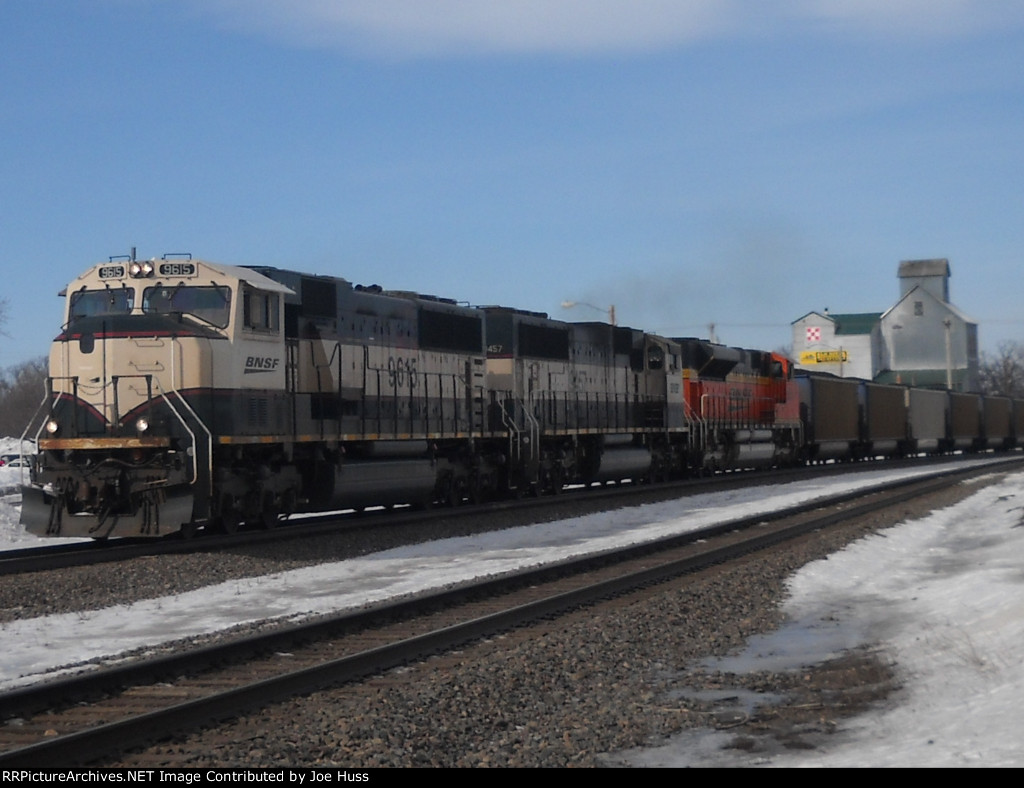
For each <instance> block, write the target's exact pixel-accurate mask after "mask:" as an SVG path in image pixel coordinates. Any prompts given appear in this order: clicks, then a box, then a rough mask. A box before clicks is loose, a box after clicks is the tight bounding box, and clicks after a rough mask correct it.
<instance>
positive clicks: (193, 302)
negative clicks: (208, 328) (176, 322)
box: [142, 285, 231, 328]
mask: <svg viewBox="0 0 1024 788" xmlns="http://www.w3.org/2000/svg"><path fill="white" fill-rule="evenodd" d="M142 311H143V312H146V313H148V314H180V315H187V316H190V317H194V318H197V319H199V320H202V321H203V322H204V323H209V324H210V325H212V326H216V327H217V328H226V327H227V325H228V321H229V320H230V319H231V288H229V287H221V286H219V285H211V286H209V287H192V286H188V285H176V286H173V287H172V286H166V287H165V286H159V287H147V288H146V290H145V292H143V294H142Z"/></svg>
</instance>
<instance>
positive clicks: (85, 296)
mask: <svg viewBox="0 0 1024 788" xmlns="http://www.w3.org/2000/svg"><path fill="white" fill-rule="evenodd" d="M133 306H135V291H134V290H132V289H131V288H128V287H123V288H120V289H117V290H114V289H109V290H79V291H78V292H77V293H72V294H71V310H70V311H69V312H68V318H69V320H78V319H79V318H82V317H97V316H100V317H102V316H104V315H127V314H128V313H129V312H131V311H132V307H133Z"/></svg>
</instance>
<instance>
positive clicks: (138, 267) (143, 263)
mask: <svg viewBox="0 0 1024 788" xmlns="http://www.w3.org/2000/svg"><path fill="white" fill-rule="evenodd" d="M128 273H129V274H130V275H131V276H132V277H133V278H134V279H142V278H144V277H147V276H152V275H153V264H152V263H151V262H150V261H149V260H133V261H132V263H131V264H130V265H129V266H128Z"/></svg>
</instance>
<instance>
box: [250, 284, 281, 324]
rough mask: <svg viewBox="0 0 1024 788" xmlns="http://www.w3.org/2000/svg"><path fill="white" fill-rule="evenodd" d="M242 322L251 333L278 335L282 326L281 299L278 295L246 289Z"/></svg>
mask: <svg viewBox="0 0 1024 788" xmlns="http://www.w3.org/2000/svg"><path fill="white" fill-rule="evenodd" d="M242 322H243V324H244V325H245V327H246V328H247V329H248V330H250V331H266V332H268V333H275V334H276V333H277V330H278V329H279V328H280V326H281V299H280V296H278V294H277V293H268V292H266V291H265V290H256V289H254V288H251V287H247V288H245V290H244V292H243V294H242Z"/></svg>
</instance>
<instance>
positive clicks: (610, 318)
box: [562, 301, 615, 326]
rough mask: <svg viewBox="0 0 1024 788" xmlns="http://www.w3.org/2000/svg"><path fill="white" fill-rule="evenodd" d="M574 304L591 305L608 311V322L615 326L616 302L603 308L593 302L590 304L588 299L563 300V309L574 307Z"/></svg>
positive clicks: (602, 310)
mask: <svg viewBox="0 0 1024 788" xmlns="http://www.w3.org/2000/svg"><path fill="white" fill-rule="evenodd" d="M574 306H586V307H590V308H591V309H596V310H597V311H598V312H607V313H608V322H609V323H611V324H612V325H613V326H614V325H615V304H612V305H611V306H610V307H608V308H607V309H603V308H602V307H599V306H594V305H593V304H588V303H587V302H586V301H563V302H562V309H572V308H573V307H574Z"/></svg>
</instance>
